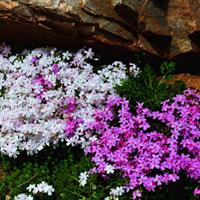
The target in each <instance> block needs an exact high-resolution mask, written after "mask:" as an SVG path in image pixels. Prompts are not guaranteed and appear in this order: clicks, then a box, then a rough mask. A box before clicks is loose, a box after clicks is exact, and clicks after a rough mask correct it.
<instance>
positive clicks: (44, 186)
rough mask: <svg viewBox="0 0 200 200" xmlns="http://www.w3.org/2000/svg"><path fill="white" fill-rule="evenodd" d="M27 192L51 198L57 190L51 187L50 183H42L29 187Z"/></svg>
mask: <svg viewBox="0 0 200 200" xmlns="http://www.w3.org/2000/svg"><path fill="white" fill-rule="evenodd" d="M27 190H28V191H29V192H32V193H33V194H37V193H45V194H47V195H48V196H51V195H52V193H53V192H54V191H55V189H54V188H53V186H52V185H49V184H48V183H46V182H44V181H42V182H41V183H39V184H30V185H29V186H28V187H27Z"/></svg>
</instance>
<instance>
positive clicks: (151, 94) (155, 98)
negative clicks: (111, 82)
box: [115, 62, 185, 110]
mask: <svg viewBox="0 0 200 200" xmlns="http://www.w3.org/2000/svg"><path fill="white" fill-rule="evenodd" d="M174 70H175V63H174V62H164V63H163V64H162V65H161V67H160V73H159V74H156V73H155V72H154V71H153V69H152V68H151V67H150V66H149V65H146V66H145V67H144V69H142V70H141V72H140V74H139V76H137V77H134V76H133V75H132V74H131V73H128V78H127V79H125V80H122V82H121V84H120V85H117V86H116V87H115V90H116V92H117V93H118V94H119V95H120V96H123V97H126V99H128V100H129V101H130V104H131V107H132V109H133V110H134V107H135V105H136V102H143V103H144V105H145V106H146V107H148V108H150V109H152V110H156V109H159V108H160V103H161V102H162V101H164V100H165V99H169V98H172V97H173V96H175V95H176V94H177V93H181V92H182V91H183V90H184V89H185V84H184V83H183V82H182V81H177V82H175V83H174V84H169V83H167V81H169V80H170V79H171V78H172V77H173V76H172V73H173V72H174Z"/></svg>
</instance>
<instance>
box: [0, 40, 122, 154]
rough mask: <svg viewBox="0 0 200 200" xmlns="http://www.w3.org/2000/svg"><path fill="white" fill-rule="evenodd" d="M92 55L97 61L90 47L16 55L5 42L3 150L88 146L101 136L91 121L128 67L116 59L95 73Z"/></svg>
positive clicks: (0, 94) (0, 98)
mask: <svg viewBox="0 0 200 200" xmlns="http://www.w3.org/2000/svg"><path fill="white" fill-rule="evenodd" d="M90 60H95V57H94V53H93V51H92V50H91V49H81V50H79V51H78V52H75V53H70V52H68V51H66V52H63V51H58V50H57V49H55V48H38V49H34V50H32V51H29V50H24V51H23V52H22V53H21V54H16V55H11V54H10V48H9V47H8V46H6V45H5V44H3V45H1V46H0V152H1V153H3V154H7V155H8V156H10V157H11V156H13V157H16V156H17V155H18V154H19V153H20V151H23V150H25V151H27V153H28V154H33V153H37V152H38V151H40V150H42V149H43V148H44V146H45V145H50V144H56V143H58V141H65V142H66V144H67V145H72V146H74V145H77V144H80V145H81V146H82V147H85V146H86V145H87V144H88V142H90V141H93V140H95V139H96V138H95V135H91V133H89V132H88V131H86V124H87V123H89V122H92V121H93V113H94V111H95V109H97V108H100V107H102V106H103V104H104V103H105V99H106V98H107V97H108V96H109V95H112V94H114V89H113V86H115V85H116V84H119V83H120V80H121V79H124V78H125V77H126V67H125V65H124V64H123V63H121V62H117V61H116V62H114V63H113V64H111V65H107V66H103V67H102V69H100V70H98V71H97V72H94V67H93V66H92V65H91V64H90ZM96 62H97V61H96Z"/></svg>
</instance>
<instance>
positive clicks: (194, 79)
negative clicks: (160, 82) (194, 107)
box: [173, 74, 200, 91]
mask: <svg viewBox="0 0 200 200" xmlns="http://www.w3.org/2000/svg"><path fill="white" fill-rule="evenodd" d="M177 80H182V81H184V82H185V84H186V86H187V87H191V88H194V89H197V90H199V91H200V76H196V75H192V74H175V75H174V77H173V82H174V81H177Z"/></svg>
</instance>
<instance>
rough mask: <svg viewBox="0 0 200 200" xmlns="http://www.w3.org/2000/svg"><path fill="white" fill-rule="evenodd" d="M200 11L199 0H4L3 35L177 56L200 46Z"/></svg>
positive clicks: (0, 0)
mask: <svg viewBox="0 0 200 200" xmlns="http://www.w3.org/2000/svg"><path fill="white" fill-rule="evenodd" d="M199 16H200V0H162V1H161V0H0V40H9V41H17V42H21V43H24V44H29V45H32V44H33V45H36V44H40V45H46V44H48V45H56V46H61V47H63V46H69V47H79V46H81V45H84V44H87V45H93V46H98V45H108V46H113V47H117V48H120V49H126V50H129V51H138V50H141V49H143V50H145V51H147V52H150V53H151V54H154V55H157V56H159V57H162V58H175V57H176V56H178V55H181V54H184V53H189V52H199V51H200V17H199Z"/></svg>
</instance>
